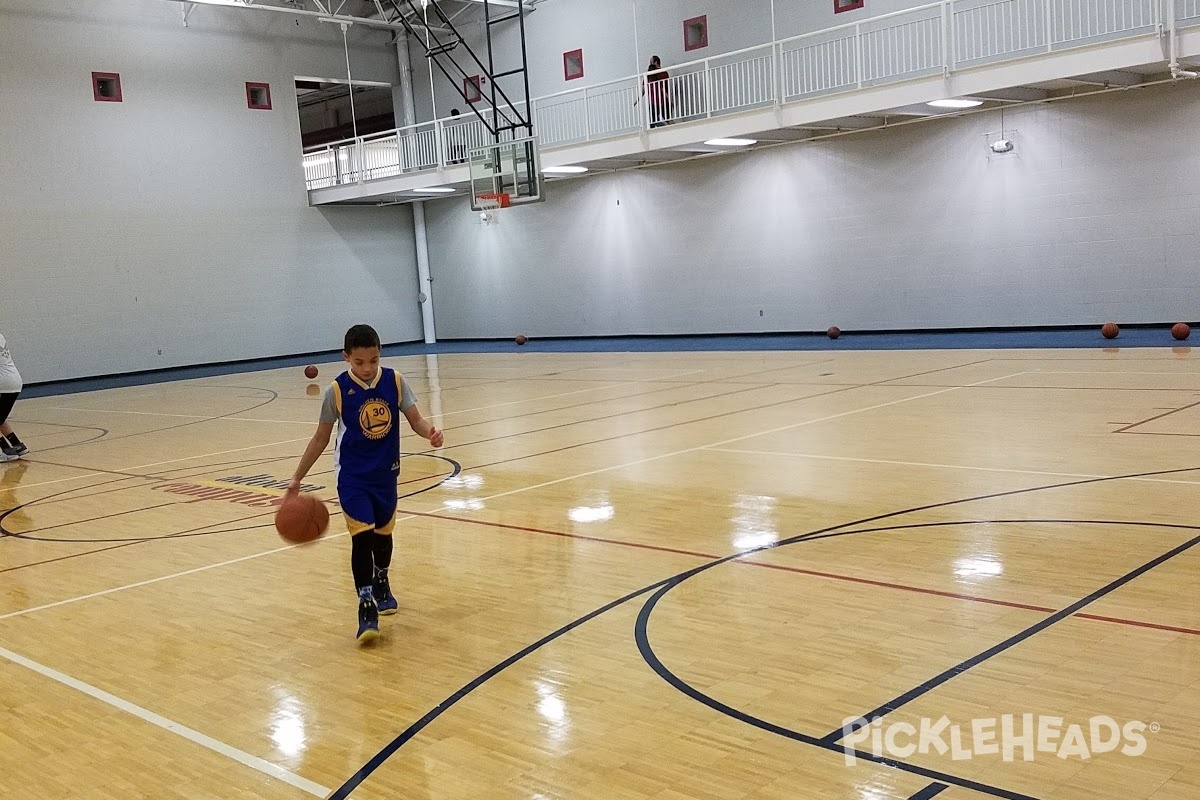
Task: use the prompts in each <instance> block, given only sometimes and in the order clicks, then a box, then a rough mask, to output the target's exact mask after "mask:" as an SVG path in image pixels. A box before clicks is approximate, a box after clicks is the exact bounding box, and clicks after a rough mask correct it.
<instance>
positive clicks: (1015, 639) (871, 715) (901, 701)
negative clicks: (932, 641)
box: [821, 525, 1200, 744]
mask: <svg viewBox="0 0 1200 800" xmlns="http://www.w3.org/2000/svg"><path fill="white" fill-rule="evenodd" d="M1172 527H1178V528H1184V527H1191V528H1196V527H1197V526H1183V525H1174V526H1172ZM1197 544H1200V536H1195V537H1193V538H1191V539H1189V540H1188V541H1186V542H1184V543H1183V544H1181V545H1179V546H1178V547H1175V548H1172V549H1171V550H1168V551H1167V552H1165V553H1163V554H1162V555H1160V556H1158V557H1157V558H1155V559H1152V560H1151V561H1147V562H1146V563H1145V564H1142V565H1141V566H1140V567H1138V568H1137V569H1134V570H1132V571H1130V572H1127V573H1125V574H1124V575H1122V576H1121V577H1119V578H1117V579H1116V580H1114V581H1112V582H1110V583H1108V584H1106V585H1104V586H1102V587H1100V588H1099V589H1097V590H1096V591H1094V592H1092V593H1091V594H1089V595H1088V596H1087V597H1083V598H1081V599H1079V600H1076V601H1075V602H1074V603H1072V604H1071V605H1069V606H1067V607H1066V608H1064V609H1062V610H1061V611H1058V612H1056V613H1054V614H1051V615H1050V616H1049V617H1046V618H1045V619H1043V620H1041V621H1040V622H1037V623H1036V624H1034V625H1030V626H1029V627H1028V628H1026V629H1025V630H1023V631H1020V632H1019V633H1016V634H1014V635H1013V636H1010V637H1009V638H1007V639H1005V640H1004V641H1003V642H1000V643H999V644H997V645H995V646H993V647H990V648H988V649H987V650H984V651H983V652H982V653H980V654H978V655H975V656H972V657H971V658H968V659H967V660H965V661H963V662H961V663H959V664H956V665H954V666H953V667H951V668H950V669H948V670H946V671H944V672H942V673H941V674H939V675H935V676H934V677H932V678H930V679H929V680H927V681H925V682H924V683H922V684H921V685H920V686H916V687H913V688H912V689H909V690H908V691H907V692H905V693H904V694H902V695H900V696H899V697H895V698H893V699H891V700H889V701H887V702H886V703H884V704H882V705H881V706H879V707H878V708H875V709H872V710H871V711H868V712H867V713H865V714H863V715H862V716H860V717H859V718H858V719H857V720H855V721H854V722H853V723H851V724H850V726H849V727H850V728H852V729H854V730H857V729H859V728H861V727H862V726H863V725H869V724H870V721H871V720H873V719H875V718H876V717H883V716H886V715H887V714H890V713H892V712H893V711H895V710H896V709H898V708H900V707H902V706H905V705H907V704H908V703H911V702H912V701H913V700H916V699H917V698H918V697H920V696H921V695H924V694H927V693H929V692H931V691H933V690H934V689H936V688H937V687H939V686H941V685H942V684H943V683H945V682H946V681H948V680H950V679H951V678H956V677H958V676H959V675H962V674H963V673H964V672H966V671H968V670H970V669H973V668H975V667H977V666H979V665H980V664H982V663H983V662H984V661H987V660H988V659H989V658H991V657H993V656H995V655H998V654H1000V653H1003V652H1004V651H1005V650H1008V649H1009V648H1011V647H1013V646H1015V645H1018V644H1020V643H1021V642H1023V641H1025V640H1026V639H1029V638H1030V637H1031V636H1034V635H1035V634H1038V633H1040V632H1042V631H1044V630H1045V629H1046V628H1049V627H1050V626H1051V625H1054V624H1056V623H1058V622H1061V621H1062V620H1064V619H1066V618H1067V617H1069V616H1071V615H1073V614H1075V613H1076V612H1078V611H1079V610H1080V609H1082V608H1084V607H1086V606H1089V605H1091V604H1092V603H1094V602H1096V601H1097V600H1099V599H1101V598H1102V597H1104V596H1105V595H1108V594H1111V593H1112V592H1114V591H1116V590H1117V589H1120V588H1121V587H1122V586H1124V585H1125V584H1127V583H1129V582H1130V581H1132V580H1133V579H1135V578H1138V577H1140V576H1142V575H1144V574H1145V573H1147V572H1149V571H1150V570H1152V569H1154V568H1155V567H1157V566H1159V565H1160V564H1163V563H1165V562H1167V561H1170V560H1171V559H1172V558H1174V557H1175V556H1177V555H1179V554H1180V553H1183V552H1185V551H1187V550H1190V549H1191V548H1193V547H1195V546H1196V545H1197ZM850 732H851V731H850V730H847V729H846V727H842V728H838V729H837V730H834V731H830V732H829V733H827V734H826V735H825V736H824V737H822V739H821V741H822V742H829V743H831V744H833V743H836V742H838V741H840V740H841V739H842V737H843V736H845V735H847V734H848V733H850Z"/></svg>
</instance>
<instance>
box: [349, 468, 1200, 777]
mask: <svg viewBox="0 0 1200 800" xmlns="http://www.w3.org/2000/svg"><path fill="white" fill-rule="evenodd" d="M1197 469H1200V467H1180V468H1175V469H1167V470H1155V471H1152V472H1139V473H1133V474H1129V475H1111V476H1105V477H1100V478H1085V479H1082V480H1075V481H1067V482H1064V483H1056V484H1048V485H1045V486H1032V487H1026V488H1023V489H1010V490H1007V491H1003V492H994V493H991V494H986V495H977V496H974V497H964V498H959V499H957V500H948V501H943V502H940V503H930V504H926V505H922V506H914V507H912V508H906V509H900V510H898V511H890V512H886V513H883V514H877V515H875V516H872V517H867V518H864V519H858V520H852V521H850V522H843V523H841V524H838V525H831V526H828V527H825V528H819V529H817V530H814V531H809V532H808V533H803V534H798V535H796V536H793V537H790V538H788V539H784V540H782V541H780V542H777V543H773V544H769V545H763V546H762V547H757V548H754V549H751V550H746V551H742V552H739V553H734V554H731V555H728V556H725V557H723V558H720V559H717V560H716V561H712V562H710V563H708V564H702V565H700V566H698V567H693V568H692V569H689V570H686V571H684V572H681V573H679V574H677V575H674V576H672V577H670V578H664V579H663V580H660V581H658V582H656V583H653V584H651V585H649V586H646V587H644V588H642V589H639V590H636V591H633V592H630V593H629V594H627V595H625V596H624V597H621V598H618V599H616V600H614V601H612V602H610V603H608V604H606V605H604V606H601V607H600V608H598V609H595V610H594V611H592V612H590V613H588V614H587V615H586V616H583V617H580V618H578V619H576V620H574V621H573V622H570V623H568V624H567V625H565V626H563V627H561V628H559V629H558V630H555V631H552V632H551V633H549V634H547V635H545V636H543V637H542V638H541V639H539V640H538V641H536V642H534V643H533V644H531V645H529V646H527V647H524V648H522V649H521V650H520V651H518V652H517V653H514V654H513V655H511V656H509V657H508V658H506V659H505V660H504V661H501V662H500V663H499V664H496V665H495V666H493V667H492V668H491V669H489V670H487V671H486V672H484V673H483V674H481V675H479V676H478V677H476V678H475V679H473V680H472V681H470V682H469V683H467V684H466V685H464V686H463V687H462V688H461V689H459V690H458V691H456V692H455V693H454V694H452V695H450V696H449V697H448V698H446V699H445V700H443V701H442V702H441V703H439V704H438V705H437V706H436V707H434V708H433V709H431V710H430V711H429V712H428V713H426V714H425V716H423V717H421V718H420V719H419V720H417V721H416V722H414V723H413V724H412V725H410V726H409V727H408V728H407V729H405V730H404V731H403V732H402V733H400V734H399V735H398V736H397V737H396V738H395V739H393V740H392V741H391V742H390V743H388V744H387V745H386V746H385V747H384V748H383V749H382V750H380V751H379V752H378V753H377V754H376V755H375V756H373V757H372V758H371V760H370V761H368V762H367V763H366V764H364V765H363V766H362V767H361V768H360V769H359V770H358V771H357V772H355V773H354V774H353V775H352V776H350V777H349V778H348V779H347V780H346V781H345V783H343V784H342V785H341V786H340V787H339V788H338V789H337V790H335V791H334V793H333V794H331V795H330V796H329V798H327V800H346V798H348V797H349V795H350V793H351V792H353V791H354V789H355V788H357V787H358V786H359V785H360V784H362V782H363V781H365V780H366V779H367V778H368V777H370V776H371V774H372V773H373V772H374V771H375V770H377V769H379V767H380V766H382V765H383V763H384V762H385V761H387V760H388V759H389V758H390V757H391V756H392V755H394V754H395V753H396V751H398V750H399V749H400V748H401V747H402V746H403V745H404V744H405V743H406V742H408V741H410V740H411V739H412V738H413V737H414V736H416V735H417V734H418V733H419V732H420V731H422V730H424V729H425V728H426V727H427V726H428V725H429V724H431V723H432V722H433V721H435V720H436V719H437V718H438V717H440V716H441V715H442V714H443V713H445V712H446V711H448V710H449V709H450V707H451V706H453V705H454V704H456V703H458V702H459V701H460V700H462V699H463V698H465V697H466V696H467V695H468V694H470V693H471V692H473V691H474V690H476V689H478V688H479V687H480V686H482V685H483V684H485V683H487V681H489V680H490V679H491V678H493V677H495V676H496V675H498V674H499V673H501V672H503V671H504V670H505V669H507V668H508V667H510V666H512V665H513V664H515V663H517V662H518V661H520V660H522V659H523V658H525V657H526V656H528V655H530V654H531V653H534V652H536V651H537V650H539V649H540V648H542V647H544V646H545V645H547V644H549V643H551V642H553V641H555V640H556V639H558V638H560V637H562V636H565V635H566V634H567V633H569V632H570V631H572V630H574V629H575V628H577V627H579V626H580V625H582V624H584V623H585V622H588V621H590V620H592V619H595V618H596V617H599V616H601V615H602V614H605V613H607V612H608V611H611V610H612V609H614V608H618V607H619V606H621V605H623V604H625V603H627V602H629V601H630V600H633V599H636V598H638V597H640V596H642V595H644V594H646V593H647V592H652V591H655V590H658V593H659V594H661V593H662V592H663V590H664V589H669V588H671V587H672V586H674V585H676V584H678V583H680V582H682V581H684V580H686V579H687V578H690V577H692V576H693V575H695V574H698V573H700V572H703V571H705V570H707V569H711V568H713V567H716V566H719V565H721V564H725V563H728V562H730V561H733V560H735V559H739V558H746V557H748V556H752V555H756V554H758V553H761V552H764V551H766V550H771V549H773V548H775V547H777V546H780V545H785V544H793V543H796V542H801V541H806V540H809V539H818V538H824V537H831V536H844V535H851V534H854V533H866V532H868V531H846V530H843V529H845V528H851V527H854V526H858V525H866V524H868V523H872V522H878V521H881V520H885V519H890V518H893V517H899V516H903V515H905V514H911V513H915V512H918V511H927V510H930V509H934V508H944V507H948V506H955V505H961V504H965V503H972V502H977V501H980V500H990V499H994V498H997V497H1008V496H1012V495H1019V494H1028V493H1032V492H1039V491H1045V490H1047V489H1062V488H1066V487H1073V486H1083V485H1086V484H1091V483H1105V482H1109V481H1116V480H1124V479H1128V478H1145V477H1151V476H1161V475H1174V474H1178V473H1183V472H1192V471H1195V470H1197ZM927 524H933V523H927ZM1137 524H1142V525H1163V527H1180V526H1168V525H1165V524H1163V523H1137ZM892 527H905V526H892ZM1183 527H1189V528H1195V527H1196V526H1183ZM1197 538H1198V539H1200V537H1197ZM656 596H657V595H656ZM647 605H649V604H647ZM645 611H646V606H643V608H642V611H641V612H639V616H638V620H639V623H640V622H641V620H642V616H641V614H642V613H643V612H645ZM636 637H637V631H636V630H635V638H636ZM638 646H639V649H640V648H641V642H640V641H639V643H638ZM648 647H649V642H648V641H647V648H648ZM650 655H651V656H653V652H652V651H650ZM656 660H657V658H656ZM663 669H664V670H665V669H666V668H665V667H663ZM667 674H668V675H670V673H669V672H668V673H667ZM660 676H662V675H661V673H660ZM663 677H664V680H667V682H668V683H672V681H671V680H670V679H669V678H666V677H665V676H663ZM671 677H674V676H673V675H671ZM676 680H678V679H676ZM672 685H675V684H674V683H672ZM685 686H686V684H685ZM688 688H689V689H690V687H688ZM681 691H684V693H685V694H689V692H687V691H686V690H684V689H681ZM701 697H704V696H703V695H701ZM695 699H698V700H700V702H705V701H704V700H701V699H700V698H695ZM708 699H709V700H710V701H711V702H710V703H706V705H710V707H714V708H717V707H716V706H711V704H712V703H716V702H717V701H715V700H711V698H708ZM717 710H721V708H717ZM730 711H733V712H734V713H733V714H731V716H734V717H737V716H738V715H739V714H741V712H738V711H737V710H736V709H730ZM759 722H761V723H762V724H761V725H760V727H763V726H771V723H768V722H765V721H761V720H760V721H759ZM752 724H754V723H752ZM777 728H778V726H771V727H764V729H765V730H770V731H772V732H775V733H779V734H780V735H782V736H789V735H790V734H793V733H794V734H795V737H793V738H796V737H806V735H805V734H799V733H795V732H792V731H788V730H787V729H779V730H776V729H777ZM806 738H807V739H812V742H811V743H812V744H813V745H814V746H816V747H821V748H824V749H826V750H831V751H833V752H839V753H844V752H845V746H844V745H843V746H839V745H834V744H822V743H821V742H820V740H819V739H817V738H816V737H806ZM805 740H806V739H805V738H801V741H805ZM855 756H856V757H857V758H862V759H864V760H867V761H873V762H876V763H879V764H883V765H886V766H890V767H893V768H896V769H900V770H903V771H906V772H910V773H913V774H917V775H922V776H924V777H928V778H930V779H933V780H939V781H942V782H948V783H950V784H953V785H959V786H967V785H968V784H970V788H975V789H976V790H977V791H981V792H983V793H984V794H991V795H992V796H994V797H1000V798H1005V800H1036V798H1031V797H1029V796H1028V795H1021V794H1016V793H1013V792H1009V791H1008V790H1005V789H999V788H997V787H991V786H986V785H984V784H975V783H974V782H971V781H966V780H965V779H962V778H957V777H954V776H950V775H943V774H941V773H937V772H934V771H932V770H927V769H925V768H924V767H918V766H915V765H910V764H905V763H902V762H898V761H895V760H893V759H888V758H881V757H878V756H875V755H874V754H873V753H863V752H859V751H855Z"/></svg>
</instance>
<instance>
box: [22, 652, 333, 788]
mask: <svg viewBox="0 0 1200 800" xmlns="http://www.w3.org/2000/svg"><path fill="white" fill-rule="evenodd" d="M0 658H5V659H7V660H9V661H11V662H12V663H14V664H19V665H20V666H22V667H25V668H26V669H30V670H33V671H34V672H36V673H38V674H39V675H42V676H45V677H47V678H49V679H50V680H52V681H57V682H59V683H61V684H62V685H64V686H69V687H70V688H72V689H74V690H76V691H78V692H83V693H84V694H86V695H88V696H89V697H93V698H95V699H97V700H99V701H100V702H102V703H107V704H108V705H110V706H113V707H114V708H118V709H120V710H121V711H124V712H125V713H127V714H131V715H133V716H135V717H137V718H138V719H141V720H145V721H146V722H149V723H150V724H151V725H157V726H158V727H160V728H163V729H164V730H168V731H170V732H171V733H174V734H176V735H178V736H182V737H183V738H184V739H187V740H188V741H191V742H195V743H196V744H198V745H200V746H201V747H206V748H208V749H209V750H212V751H213V752H215V753H219V754H220V755H223V756H225V757H227V758H231V759H233V760H234V761H237V762H238V763H240V764H244V765H246V766H247V767H250V768H251V769H254V770H257V771H259V772H261V773H263V774H264V775H269V776H270V777H272V778H276V779H277V780H281V781H283V782H284V783H286V784H288V785H290V786H295V787H296V788H297V789H300V790H302V791H305V792H308V793H309V794H311V795H313V796H314V797H328V796H329V795H330V793H331V791H332V790H330V789H328V788H326V787H324V786H321V785H320V784H318V783H313V782H312V781H310V780H308V779H307V778H302V777H300V776H299V775H297V774H296V773H294V772H290V771H288V770H286V769H284V768H283V767H281V766H279V765H278V764H272V763H271V762H270V761H267V760H265V759H262V758H259V757H257V756H252V755H250V754H249V753H245V752H243V751H241V750H238V749H237V748H236V747H230V746H229V745H227V744H225V743H224V742H219V741H217V740H216V739H214V738H212V737H211V736H205V735H204V734H203V733H200V732H199V731H196V730H193V729H191V728H189V727H187V726H185V725H180V724H179V723H178V722H174V721H172V720H169V719H167V718H166V717H163V716H160V715H158V714H155V713H154V712H153V711H148V710H146V709H144V708H142V707H141V706H138V705H135V704H133V703H130V702H129V701H128V700H122V699H121V698H120V697H117V696H116V695H113V694H109V693H108V692H106V691H104V690H103V689H97V688H96V687H95V686H92V685H91V684H88V683H84V682H83V681H81V680H77V679H75V678H72V677H71V676H70V675H64V674H63V673H61V672H59V671H58V670H55V669H51V668H50V667H47V666H45V665H44V664H39V663H38V662H36V661H31V660H30V659H28V658H26V657H25V656H22V655H20V654H18V653H14V652H12V651H11V650H6V649H4V648H3V647H0Z"/></svg>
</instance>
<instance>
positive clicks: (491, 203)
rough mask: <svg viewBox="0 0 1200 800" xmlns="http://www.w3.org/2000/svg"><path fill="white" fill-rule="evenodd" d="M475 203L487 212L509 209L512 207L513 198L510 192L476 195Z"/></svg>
mask: <svg viewBox="0 0 1200 800" xmlns="http://www.w3.org/2000/svg"><path fill="white" fill-rule="evenodd" d="M475 203H476V204H477V205H478V206H479V207H480V208H482V209H485V210H492V209H497V208H508V207H509V206H510V205H512V197H511V196H510V195H509V193H508V192H483V193H481V194H477V195H475Z"/></svg>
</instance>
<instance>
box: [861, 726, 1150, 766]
mask: <svg viewBox="0 0 1200 800" xmlns="http://www.w3.org/2000/svg"><path fill="white" fill-rule="evenodd" d="M964 728H965V731H964ZM1158 730H1159V726H1158V723H1157V722H1154V723H1150V724H1149V725H1147V724H1146V723H1144V722H1139V721H1137V720H1131V721H1129V722H1126V723H1125V724H1124V725H1120V724H1118V723H1117V721H1116V720H1114V719H1113V718H1112V717H1107V716H1096V717H1092V718H1091V719H1089V720H1088V721H1087V722H1086V723H1083V724H1080V723H1071V724H1069V725H1068V724H1066V720H1064V719H1063V718H1062V717H1049V716H1042V715H1038V716H1036V718H1035V715H1033V714H1023V715H1021V716H1019V717H1016V716H1014V715H1012V714H1005V715H1003V716H1001V717H999V718H998V719H997V718H996V717H992V718H990V719H973V720H971V721H970V723H969V724H967V725H965V726H962V725H958V724H955V723H951V722H950V719H949V718H948V717H945V716H943V717H942V718H941V719H937V720H932V719H928V718H925V719H922V720H921V722H920V728H919V729H918V728H917V726H915V725H912V724H911V723H908V722H893V723H891V724H889V725H887V726H884V724H883V720H882V718H880V717H875V718H874V719H872V720H871V722H870V724H868V723H867V721H866V719H864V718H863V717H849V718H847V719H846V720H845V721H844V722H843V723H842V740H841V743H842V747H843V749H844V751H845V753H846V765H847V766H854V764H855V763H856V762H857V759H858V757H859V756H861V755H863V754H865V752H868V749H867V748H865V747H864V748H862V749H860V745H866V744H867V743H870V747H869V752H870V753H871V754H872V755H874V756H875V757H877V758H883V757H890V758H908V757H909V756H911V755H913V754H914V753H920V754H921V755H926V754H928V753H932V752H936V753H937V754H938V755H939V756H944V755H947V754H949V756H950V758H951V759H953V760H954V761H967V760H970V759H973V758H977V757H982V756H1000V757H1001V758H1003V759H1004V760H1005V761H1015V760H1016V759H1017V755H1018V753H1019V754H1020V758H1021V760H1023V761H1033V759H1034V756H1035V754H1037V753H1046V754H1048V755H1053V756H1055V757H1057V758H1061V759H1064V760H1065V759H1068V758H1079V759H1081V760H1087V759H1089V758H1091V757H1092V756H1094V755H1099V754H1102V753H1111V752H1114V751H1116V750H1118V749H1119V750H1120V752H1121V754H1122V755H1126V756H1129V757H1131V758H1136V757H1137V756H1140V755H1142V754H1143V753H1145V752H1146V736H1145V733H1146V732H1147V731H1149V732H1150V733H1158Z"/></svg>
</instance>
